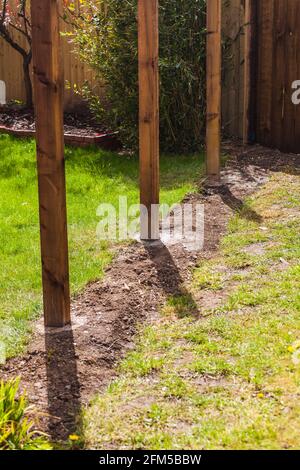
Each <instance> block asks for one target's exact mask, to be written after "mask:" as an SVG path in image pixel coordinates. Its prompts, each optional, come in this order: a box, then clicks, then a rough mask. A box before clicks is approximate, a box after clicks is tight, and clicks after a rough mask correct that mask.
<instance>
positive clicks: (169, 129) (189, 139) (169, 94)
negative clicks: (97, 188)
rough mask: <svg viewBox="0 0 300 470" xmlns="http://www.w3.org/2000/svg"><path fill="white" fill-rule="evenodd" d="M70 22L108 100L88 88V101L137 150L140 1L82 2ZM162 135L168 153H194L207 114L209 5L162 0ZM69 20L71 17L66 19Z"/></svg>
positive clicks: (85, 89) (192, 0)
mask: <svg viewBox="0 0 300 470" xmlns="http://www.w3.org/2000/svg"><path fill="white" fill-rule="evenodd" d="M80 4H81V8H80V10H79V12H78V11H77V13H76V12H75V10H74V8H72V11H71V14H70V11H69V14H68V18H69V20H70V19H71V22H72V23H73V25H74V27H75V31H76V34H75V35H74V37H73V41H74V42H75V44H76V45H77V46H78V47H79V51H80V55H81V57H82V59H83V60H84V61H85V62H87V63H88V64H89V65H90V66H92V67H93V69H94V70H96V72H97V74H98V76H99V77H100V79H101V80H104V82H105V86H106V95H105V99H100V98H98V97H96V96H95V95H94V94H93V92H92V90H91V89H89V86H88V85H86V86H84V87H83V89H82V92H83V94H84V96H85V97H86V98H87V99H88V100H89V101H90V104H91V107H92V109H93V110H94V111H95V112H96V113H97V115H98V117H99V118H100V119H101V120H102V122H103V123H105V124H106V125H107V126H109V127H110V128H113V129H116V128H117V129H118V130H119V131H120V137H121V140H122V141H123V143H125V144H126V145H127V146H130V147H135V148H136V147H137V135H138V130H137V129H138V126H137V123H138V62H137V57H138V53H137V18H136V16H137V0H124V1H120V0H94V1H93V2H91V1H85V0H81V2H80ZM159 5H160V62H159V64H160V81H161V90H160V117H161V123H160V135H161V148H162V150H168V151H174V152H179V151H193V150H196V149H197V148H198V147H199V146H200V144H201V143H202V139H203V129H204V112H205V9H206V0H185V1H184V2H183V1H179V0H178V1H174V0H160V2H159ZM66 17H67V16H66Z"/></svg>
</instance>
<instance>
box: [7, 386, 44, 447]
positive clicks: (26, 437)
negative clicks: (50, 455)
mask: <svg viewBox="0 0 300 470" xmlns="http://www.w3.org/2000/svg"><path fill="white" fill-rule="evenodd" d="M18 390H19V379H15V380H11V381H9V382H6V383H5V382H4V381H3V380H2V381H1V382H0V450H39V449H40V450H47V449H50V445H49V444H48V443H47V441H46V439H45V437H43V435H42V434H41V433H38V432H37V431H35V430H34V423H33V422H32V421H31V420H30V419H29V417H28V414H29V412H30V408H29V407H28V406H27V401H26V397H25V396H24V395H22V394H20V395H19V396H18Z"/></svg>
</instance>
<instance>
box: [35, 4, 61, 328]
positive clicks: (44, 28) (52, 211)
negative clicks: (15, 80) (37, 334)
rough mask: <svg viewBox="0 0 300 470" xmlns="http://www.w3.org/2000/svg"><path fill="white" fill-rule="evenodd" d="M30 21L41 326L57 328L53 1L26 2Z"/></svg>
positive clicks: (57, 85)
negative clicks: (38, 212) (42, 296)
mask: <svg viewBox="0 0 300 470" xmlns="http://www.w3.org/2000/svg"><path fill="white" fill-rule="evenodd" d="M31 21H32V48H33V70H34V94H35V113H36V128H37V129H36V130H37V132H36V139H37V167H38V185H39V210H40V233H41V256H42V278H43V294H44V315H45V325H46V326H48V327H62V326H65V325H67V324H69V323H70V293H69V266H68V240H67V215H66V186H65V168H64V133H63V88H64V80H63V70H62V64H61V58H60V52H61V49H60V37H59V16H58V1H57V0H42V1H41V0H31Z"/></svg>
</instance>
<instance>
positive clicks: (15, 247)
mask: <svg viewBox="0 0 300 470" xmlns="http://www.w3.org/2000/svg"><path fill="white" fill-rule="evenodd" d="M161 160H162V161H161V186H162V189H161V199H162V202H163V203H167V204H173V203H176V202H179V201H180V200H181V199H182V198H183V196H184V195H185V194H186V193H187V192H190V191H193V189H194V185H195V181H196V179H197V175H199V173H200V172H201V169H202V166H203V156H200V157H199V156H182V157H181V156H163V157H162V159H161ZM66 177H67V204H68V228H69V244H70V276H71V289H72V295H75V294H76V293H78V292H79V291H80V290H82V288H83V287H84V286H85V285H86V283H88V282H89V281H92V280H94V279H99V278H101V276H102V275H103V270H104V268H105V266H106V265H107V264H108V263H109V262H110V261H111V259H112V252H111V250H110V246H109V245H108V243H106V242H100V241H99V240H97V237H96V227H97V223H98V221H99V219H98V218H97V216H96V209H97V207H98V206H99V204H101V203H112V204H114V205H115V206H116V207H118V201H119V195H126V196H127V197H128V203H129V204H133V203H138V200H139V195H138V160H137V158H135V157H129V156H126V155H118V154H116V153H111V152H106V151H103V150H100V149H97V148H89V149H71V148H68V149H67V150H66ZM0 193H1V206H0V244H1V253H0V263H1V271H0V342H1V341H2V342H4V343H5V345H6V353H7V356H8V357H9V356H12V355H15V354H18V353H19V352H20V351H22V349H23V348H24V345H25V344H26V341H27V339H28V335H29V333H30V322H31V320H33V319H35V318H37V317H38V316H39V315H40V314H41V267H40V245H39V226H38V201H37V177H36V162H35V143H34V142H33V141H32V140H16V139H13V138H11V137H8V136H3V135H1V136H0Z"/></svg>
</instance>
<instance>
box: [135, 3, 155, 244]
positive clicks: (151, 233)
mask: <svg viewBox="0 0 300 470" xmlns="http://www.w3.org/2000/svg"><path fill="white" fill-rule="evenodd" d="M158 38H159V32H158V0H139V1H138V39H139V140H140V143H139V148H140V191H141V196H140V202H141V239H142V240H157V239H159V211H158V205H159V74H158ZM143 207H144V208H145V209H146V210H143Z"/></svg>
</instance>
